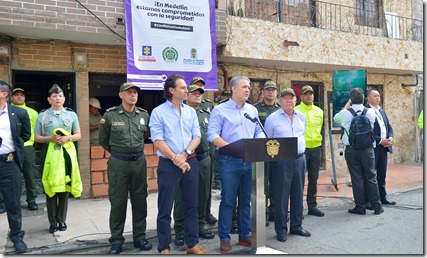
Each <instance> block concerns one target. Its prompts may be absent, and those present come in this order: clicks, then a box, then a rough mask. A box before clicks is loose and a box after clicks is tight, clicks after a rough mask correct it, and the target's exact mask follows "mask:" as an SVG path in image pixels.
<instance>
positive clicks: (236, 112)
mask: <svg viewBox="0 0 427 258" xmlns="http://www.w3.org/2000/svg"><path fill="white" fill-rule="evenodd" d="M245 113H248V115H250V116H251V117H258V110H257V109H256V108H255V107H254V106H253V105H252V104H249V103H246V102H245V103H244V104H243V106H242V107H241V108H240V107H239V106H238V105H237V104H236V102H234V100H233V99H231V98H230V99H229V100H228V101H226V102H224V103H222V104H220V105H218V106H216V107H215V108H214V109H213V110H212V112H211V117H210V120H209V126H208V140H209V141H210V142H212V141H213V140H215V139H216V138H218V137H221V138H222V139H223V140H224V141H226V142H228V143H232V142H235V141H238V140H240V139H244V138H265V134H264V132H263V131H262V129H261V127H260V126H259V125H258V124H255V123H253V122H251V121H250V120H249V119H247V118H246V117H244V115H245Z"/></svg>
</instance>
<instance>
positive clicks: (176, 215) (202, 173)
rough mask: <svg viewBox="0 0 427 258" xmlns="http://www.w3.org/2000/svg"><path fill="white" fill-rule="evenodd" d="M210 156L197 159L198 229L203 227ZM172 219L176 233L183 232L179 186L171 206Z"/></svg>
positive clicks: (209, 181) (209, 189) (208, 182)
mask: <svg viewBox="0 0 427 258" xmlns="http://www.w3.org/2000/svg"><path fill="white" fill-rule="evenodd" d="M210 176H211V157H210V156H208V157H207V158H205V159H202V160H199V191H198V195H199V196H198V199H199V200H198V208H197V209H198V218H199V231H203V230H204V229H205V224H206V221H205V220H206V210H207V200H208V197H209V193H210V191H211V188H210V187H211V183H212V180H211V177H210ZM173 220H174V229H175V233H176V234H182V233H183V232H184V207H183V203H182V190H181V188H180V187H178V188H177V190H176V195H175V202H174V206H173Z"/></svg>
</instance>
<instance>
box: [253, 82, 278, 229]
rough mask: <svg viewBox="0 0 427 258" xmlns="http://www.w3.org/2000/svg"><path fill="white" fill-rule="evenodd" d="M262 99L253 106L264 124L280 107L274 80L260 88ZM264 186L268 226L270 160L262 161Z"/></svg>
mask: <svg viewBox="0 0 427 258" xmlns="http://www.w3.org/2000/svg"><path fill="white" fill-rule="evenodd" d="M262 91H263V95H264V100H263V101H261V102H259V103H257V104H255V107H256V108H257V109H258V116H259V120H260V121H261V123H262V124H263V125H264V124H265V120H266V119H267V117H268V116H269V115H270V114H271V113H273V112H274V111H276V110H278V109H279V108H280V105H279V104H278V103H277V85H276V83H275V82H274V81H266V82H265V83H264V86H263V88H262ZM264 178H265V180H264V187H265V189H264V190H265V192H266V195H265V197H266V200H265V205H266V207H267V208H266V218H267V221H266V225H267V226H268V224H269V221H274V197H273V190H272V184H271V182H270V178H271V169H270V162H265V163H264ZM268 199H269V200H270V205H269V206H268Z"/></svg>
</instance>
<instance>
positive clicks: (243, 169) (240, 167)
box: [208, 76, 265, 253]
mask: <svg viewBox="0 0 427 258" xmlns="http://www.w3.org/2000/svg"><path fill="white" fill-rule="evenodd" d="M229 85H230V88H231V98H230V100H229V101H227V102H224V103H222V104H219V105H218V106H216V107H215V108H214V109H213V110H212V113H211V116H210V119H209V126H208V140H209V141H210V142H212V143H213V144H215V146H216V147H217V148H221V147H224V146H226V145H228V144H230V143H232V142H235V141H238V140H240V139H243V138H250V139H252V138H265V134H264V133H263V132H262V129H261V127H260V126H259V125H258V124H255V123H253V122H252V121H250V120H249V119H247V118H246V117H245V114H246V113H247V114H248V115H249V116H251V117H253V118H255V117H258V110H257V109H256V108H255V107H254V106H253V105H251V104H249V103H246V100H247V99H248V97H249V94H250V80H249V79H248V78H247V77H244V76H239V77H234V78H232V79H231V80H230V84H229ZM217 159H218V171H219V175H220V180H221V185H222V190H221V203H220V205H219V220H218V235H219V238H220V250H221V253H229V252H231V251H232V248H231V244H230V239H231V238H230V230H231V221H232V211H233V207H234V202H235V200H236V198H237V196H238V197H239V198H238V224H239V242H238V244H239V245H243V246H246V247H250V246H251V245H252V242H251V215H250V214H251V205H250V202H251V192H252V163H250V162H243V160H242V159H241V158H236V157H233V156H228V155H220V154H219V155H218V156H217Z"/></svg>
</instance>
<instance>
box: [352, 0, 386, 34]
mask: <svg viewBox="0 0 427 258" xmlns="http://www.w3.org/2000/svg"><path fill="white" fill-rule="evenodd" d="M354 16H355V18H356V19H355V22H356V25H360V26H367V27H374V28H379V27H380V26H379V25H380V24H379V0H355V1H354Z"/></svg>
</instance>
